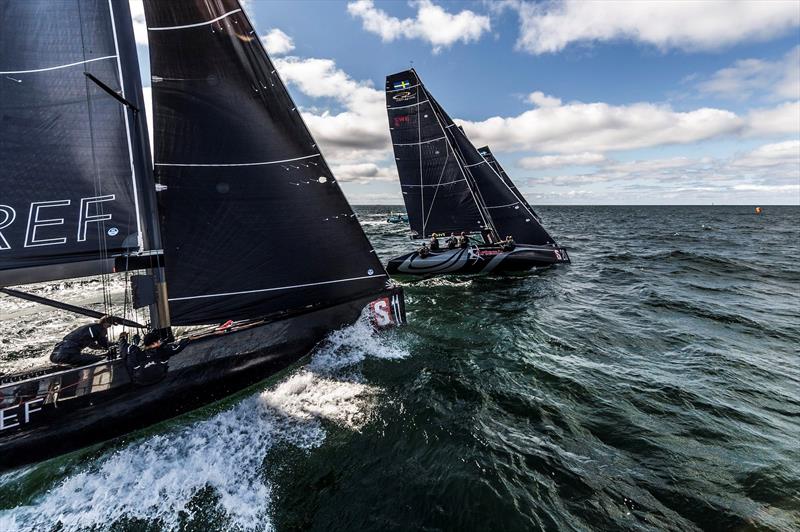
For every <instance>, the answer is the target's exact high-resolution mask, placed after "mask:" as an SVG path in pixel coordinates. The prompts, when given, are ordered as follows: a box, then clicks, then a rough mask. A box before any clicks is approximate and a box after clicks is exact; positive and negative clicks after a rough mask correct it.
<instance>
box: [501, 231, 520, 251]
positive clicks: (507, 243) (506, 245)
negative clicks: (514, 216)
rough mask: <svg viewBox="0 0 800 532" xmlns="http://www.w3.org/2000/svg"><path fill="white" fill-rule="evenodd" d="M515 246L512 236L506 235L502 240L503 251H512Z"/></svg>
mask: <svg viewBox="0 0 800 532" xmlns="http://www.w3.org/2000/svg"><path fill="white" fill-rule="evenodd" d="M515 247H517V243H516V242H514V237H512V236H511V235H508V236H507V237H506V239H505V240H503V251H513V250H514V248H515Z"/></svg>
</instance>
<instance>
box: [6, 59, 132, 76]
mask: <svg viewBox="0 0 800 532" xmlns="http://www.w3.org/2000/svg"><path fill="white" fill-rule="evenodd" d="M116 58H117V56H116V55H107V56H105V57H95V58H94V59H87V60H86V61H77V62H75V63H68V64H66V65H58V66H54V67H47V68H35V69H33V70H10V71H8V72H0V74H33V73H35V72H47V71H49V70H58V69H61V68H69V67H73V66H77V65H85V64H86V63H92V62H94V61H102V60H103V59H116Z"/></svg>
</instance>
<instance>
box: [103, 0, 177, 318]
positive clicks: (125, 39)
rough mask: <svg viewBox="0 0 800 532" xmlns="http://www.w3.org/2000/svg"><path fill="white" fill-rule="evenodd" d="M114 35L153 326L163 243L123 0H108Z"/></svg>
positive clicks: (162, 300)
mask: <svg viewBox="0 0 800 532" xmlns="http://www.w3.org/2000/svg"><path fill="white" fill-rule="evenodd" d="M109 9H111V15H112V23H113V25H114V38H115V41H116V46H117V54H118V56H119V65H120V77H121V79H122V97H123V98H125V99H126V100H127V101H128V102H130V104H131V106H132V108H131V107H127V106H126V107H125V119H126V126H127V128H128V135H129V139H130V141H131V146H132V149H131V164H132V166H133V171H134V175H135V176H140V178H139V179H135V180H134V181H135V183H136V185H137V198H138V214H139V220H140V229H141V232H140V235H141V239H142V242H141V244H142V245H141V248H142V249H144V250H148V251H149V252H150V254H151V255H155V261H153V262H152V263H153V264H154V267H152V268H148V273H149V274H150V275H151V276H152V277H153V281H154V285H155V300H154V302H153V303H152V304H151V305H149V307H148V308H149V313H150V326H151V327H152V328H153V329H154V330H160V329H167V328H168V327H169V326H170V315H169V306H168V300H169V299H168V294H167V281H166V275H165V272H164V265H163V253H164V250H163V245H162V242H161V228H160V223H159V214H158V201H157V199H156V187H155V177H154V174H153V162H152V159H151V156H150V139H149V135H148V134H147V117H146V116H145V105H144V95H143V92H142V81H141V75H140V72H139V58H138V54H137V52H136V39H135V37H134V35H133V22H132V19H131V13H130V5H129V4H128V2H127V0H122V1H119V0H109Z"/></svg>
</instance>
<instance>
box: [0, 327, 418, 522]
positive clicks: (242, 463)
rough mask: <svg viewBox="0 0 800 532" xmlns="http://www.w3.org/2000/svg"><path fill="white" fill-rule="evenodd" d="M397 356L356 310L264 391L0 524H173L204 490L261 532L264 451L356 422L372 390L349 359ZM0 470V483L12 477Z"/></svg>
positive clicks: (64, 484)
mask: <svg viewBox="0 0 800 532" xmlns="http://www.w3.org/2000/svg"><path fill="white" fill-rule="evenodd" d="M404 356H406V351H404V350H403V349H402V348H401V347H398V346H393V345H391V344H390V343H388V342H386V341H385V340H384V337H380V336H378V335H377V334H375V333H374V332H373V330H372V327H371V326H370V325H369V323H368V320H367V319H366V318H364V317H362V319H361V320H359V321H358V322H357V323H356V324H354V325H353V326H351V327H348V328H345V329H343V330H340V331H337V332H335V333H333V334H332V335H331V336H330V337H329V338H328V339H327V340H326V341H325V342H324V343H323V344H322V345H321V346H320V347H319V348H318V349H317V350H316V351H315V352H314V354H313V355H312V356H311V359H310V361H309V362H308V364H306V365H305V366H303V367H301V368H298V369H297V370H296V371H294V372H293V373H292V374H290V375H288V376H287V377H286V378H284V379H283V380H282V381H281V382H279V383H277V384H276V385H274V386H272V387H270V388H269V389H267V390H265V391H263V392H261V393H257V394H255V395H252V396H249V397H247V398H246V399H244V400H243V401H241V402H239V403H238V404H236V405H235V406H233V407H232V408H230V409H227V410H224V411H222V412H219V413H217V414H215V415H213V416H211V417H210V418H208V419H205V420H203V421H200V422H196V423H192V424H190V425H188V426H182V427H176V428H174V429H173V430H169V431H167V432H164V433H162V434H158V435H155V436H151V437H147V438H145V439H144V440H140V441H138V442H135V443H132V444H130V445H128V446H126V447H123V448H122V449H119V450H117V451H116V452H114V453H113V454H111V455H109V456H106V457H104V458H102V459H100V460H98V461H96V462H95V463H94V464H93V465H91V466H88V467H87V468H86V469H85V470H82V471H80V472H77V473H75V474H72V475H70V476H68V477H67V478H65V479H63V480H61V481H60V482H59V483H58V484H57V485H55V486H53V487H52V488H51V489H49V490H48V491H47V492H46V493H43V494H42V495H40V496H38V497H36V498H35V500H33V501H31V502H30V504H28V505H25V506H19V507H16V508H14V509H10V510H5V511H3V512H0V530H31V531H33V530H41V529H49V528H50V527H52V526H53V525H55V524H56V523H61V525H62V526H63V530H79V529H82V528H85V527H92V526H96V527H99V528H100V529H103V528H104V527H108V526H111V525H112V524H113V523H115V522H117V521H119V520H120V519H143V520H148V521H158V522H159V523H160V525H161V526H162V528H164V529H171V528H175V527H176V526H177V525H178V524H179V522H178V520H179V515H180V513H181V512H182V513H183V514H184V517H185V518H186V517H188V518H191V514H192V511H193V510H192V505H191V504H190V503H191V501H192V499H193V498H194V497H195V496H196V495H197V494H198V492H200V490H203V489H207V488H211V489H212V490H213V492H214V495H215V497H216V498H217V502H216V504H217V506H218V508H219V509H220V510H222V513H224V514H225V517H226V519H227V520H228V521H229V526H230V527H233V528H236V529H241V530H270V529H271V528H272V525H271V521H270V518H269V509H270V504H271V500H270V495H271V492H272V487H271V486H270V483H269V482H268V481H267V480H266V479H265V475H264V469H265V467H266V468H268V467H269V464H265V463H264V461H265V457H266V455H267V453H268V451H269V449H270V448H271V447H273V446H274V445H276V444H278V443H283V444H289V445H293V446H296V447H298V448H301V449H312V448H314V447H317V446H319V445H321V444H322V443H323V441H324V440H325V435H326V430H325V422H328V423H333V424H335V425H338V426H340V427H343V428H345V429H348V430H359V429H360V428H361V427H363V426H364V424H365V423H367V422H368V421H369V418H370V412H371V409H372V407H373V405H374V404H375V401H376V400H377V397H378V395H379V393H380V390H379V389H378V388H376V387H374V386H371V385H370V384H369V383H367V382H364V379H363V377H362V376H361V374H360V373H359V371H358V369H357V367H355V364H357V363H359V362H361V361H363V360H365V359H366V358H367V357H371V358H384V359H396V358H401V357H404ZM19 476H20V475H19V473H11V474H8V475H5V476H4V477H2V478H0V488H2V485H4V484H5V485H7V484H8V483H11V482H18V481H19Z"/></svg>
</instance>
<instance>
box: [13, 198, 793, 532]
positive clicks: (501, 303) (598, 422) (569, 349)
mask: <svg viewBox="0 0 800 532" xmlns="http://www.w3.org/2000/svg"><path fill="white" fill-rule="evenodd" d="M390 210H391V209H390V208H388V207H361V208H358V209H357V211H358V214H359V217H360V219H361V221H362V223H363V224H364V226H365V228H366V230H367V232H368V234H369V236H370V238H371V239H372V241H373V243H374V245H375V246H376V248H377V250H378V252H379V254H380V255H381V257H382V258H383V259H384V260H388V259H389V258H391V257H392V256H394V255H397V254H401V253H404V252H407V251H408V250H410V249H411V248H412V244H411V242H410V241H409V240H407V238H406V232H407V228H406V227H405V226H404V225H403V224H388V223H386V222H385V218H386V216H387V214H388V213H389V211H390ZM394 210H395V211H396V210H398V209H397V208H395V209H394ZM537 211H538V213H539V214H540V215H541V216H542V218H543V220H544V222H545V225H546V227H547V228H548V229H549V230H550V232H551V233H552V234H553V236H554V237H555V238H556V239H557V240H558V242H559V243H560V244H562V245H564V246H566V247H568V249H569V253H570V257H571V258H572V261H573V263H572V264H571V265H569V266H564V267H558V268H554V269H548V270H542V271H538V272H535V273H533V274H530V275H524V276H505V277H484V278H480V277H477V278H475V277H473V278H470V277H460V278H459V277H450V278H433V279H428V280H424V281H420V282H404V286H405V291H406V298H407V308H408V318H409V322H410V323H409V326H408V327H406V328H404V329H402V330H399V331H395V332H392V333H389V334H387V335H377V334H375V333H374V332H373V331H372V329H371V328H370V326H369V324H368V323H367V322H366V321H361V322H359V323H357V324H355V325H354V326H352V327H350V328H347V329H344V330H342V331H338V332H336V333H334V334H333V335H332V336H331V337H330V338H329V339H328V340H327V341H326V342H325V343H324V344H323V345H321V346H320V347H319V348H318V349H317V350H316V351H315V352H314V353H312V354H311V355H310V356H309V357H307V358H306V359H304V360H303V361H302V362H301V363H299V364H297V365H295V366H293V367H292V368H290V369H289V370H288V371H285V372H284V373H281V374H279V375H277V376H275V377H273V378H271V379H270V380H267V381H265V382H263V383H261V384H259V385H257V386H255V387H253V388H251V389H249V390H247V391H246V392H244V393H241V394H239V395H237V396H236V397H234V398H231V399H229V400H227V401H225V402H223V403H218V404H215V405H212V406H210V407H207V408H205V409H203V410H200V411H197V412H194V413H192V414H190V415H187V416H184V417H182V418H178V419H176V420H172V421H169V422H167V423H164V424H161V425H159V426H156V427H153V428H150V429H148V430H146V431H143V432H140V433H137V434H134V435H131V436H130V437H127V438H125V439H121V440H117V441H114V442H111V443H107V444H103V445H100V446H96V447H93V448H90V449H87V450H83V451H81V452H77V453H73V454H72V455H68V456H66V457H62V458H59V459H55V460H51V461H49V462H46V463H44V464H39V465H37V466H32V467H28V468H25V469H22V470H20V471H16V472H13V473H9V474H6V475H4V476H2V477H0V530H2V531H3V532H5V531H11V530H36V531H40V530H45V531H46V530H54V531H55V530H59V531H60V530H92V531H95V530H111V531H160V530H184V531H210V530H226V531H227V530H243V531H244V530H277V531H284V530H285V531H289V530H291V531H294V530H342V531H345V530H346V531H353V530H376V531H378V530H381V531H382V530H459V531H467V530H476V531H485V530H498V531H516V530H676V531H691V530H736V531H748V530H775V531H787V532H788V531H796V530H800V208H798V207H772V206H767V207H765V209H764V213H763V214H762V215H755V214H754V208H753V206H744V207H719V206H717V207H714V206H710V207H694V206H693V207H554V206H551V207H540V208H538V209H537ZM117 288H118V289H119V290H121V285H118V286H117ZM52 289H53V290H54V291H55V290H58V291H60V293H62V294H70V293H71V294H73V295H76V296H80V297H89V298H90V297H91V295H92V294H93V293H95V294H99V293H100V287H99V285H98V282H97V281H85V282H82V283H75V284H60V285H54V286H53V287H52ZM0 310H2V315H3V318H2V320H0V354H2V357H0V358H2V362H0V370H1V369H3V368H5V369H9V368H19V367H24V366H25V365H26V364H30V363H33V362H32V361H35V360H37V357H38V358H41V357H42V356H43V355H46V354H47V349H48V346H51V345H52V343H53V342H54V341H56V340H57V339H58V338H59V337H60V335H61V334H62V333H63V329H64V327H65V326H66V325H68V324H71V323H72V322H70V321H69V320H73V319H74V318H71V317H68V316H66V315H62V314H48V313H42V312H41V310H40V309H38V310H37V309H34V308H33V307H30V306H28V304H27V303H18V302H11V301H10V300H8V298H4V299H1V300H0ZM54 316H55V318H54ZM59 320H61V321H59Z"/></svg>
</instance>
